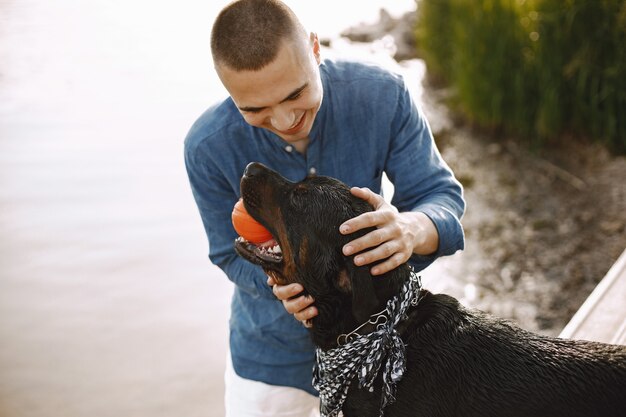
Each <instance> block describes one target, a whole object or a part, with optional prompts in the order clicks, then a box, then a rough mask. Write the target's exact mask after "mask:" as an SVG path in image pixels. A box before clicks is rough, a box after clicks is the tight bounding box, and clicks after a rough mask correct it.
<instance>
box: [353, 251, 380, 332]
mask: <svg viewBox="0 0 626 417" xmlns="http://www.w3.org/2000/svg"><path fill="white" fill-rule="evenodd" d="M345 261H346V272H347V274H348V277H349V278H350V283H351V289H352V315H353V316H354V318H355V319H356V320H357V322H359V323H363V322H365V321H367V320H368V319H369V318H370V316H371V315H372V314H374V313H376V311H374V310H375V309H376V307H377V306H378V298H377V297H376V293H375V292H374V282H373V279H372V274H371V273H370V267H369V265H365V266H356V265H355V264H354V257H353V256H351V257H345Z"/></svg>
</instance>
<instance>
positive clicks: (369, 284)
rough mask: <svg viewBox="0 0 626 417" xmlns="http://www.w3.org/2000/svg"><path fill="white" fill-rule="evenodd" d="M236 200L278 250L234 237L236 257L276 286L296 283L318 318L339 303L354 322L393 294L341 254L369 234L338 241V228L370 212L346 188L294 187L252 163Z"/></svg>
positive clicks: (320, 182)
mask: <svg viewBox="0 0 626 417" xmlns="http://www.w3.org/2000/svg"><path fill="white" fill-rule="evenodd" d="M241 196H242V198H243V202H244V205H245V207H246V210H247V211H248V213H250V215H251V216H252V217H253V218H254V219H255V220H257V221H258V222H259V223H261V224H262V225H263V226H265V227H266V228H267V229H268V230H269V231H270V232H271V233H272V235H273V237H274V239H275V243H276V244H277V245H278V247H279V248H278V247H273V243H274V242H269V243H265V244H263V247H259V246H257V245H254V244H252V243H250V242H247V241H245V240H243V239H241V238H239V239H237V241H236V243H235V248H236V250H237V252H238V253H239V255H241V256H242V257H244V258H245V259H247V260H248V261H250V262H253V263H255V264H258V265H260V266H261V267H263V269H264V270H265V272H266V273H267V274H268V275H270V276H272V277H273V278H274V279H275V280H276V281H277V282H279V283H281V284H288V283H293V282H298V283H300V284H302V286H303V287H304V288H305V291H306V292H308V293H310V294H311V295H312V296H313V297H314V298H315V300H316V306H317V307H318V310H320V316H324V313H325V312H324V309H325V308H328V309H336V308H337V306H336V304H340V305H341V307H342V308H344V310H345V308H346V307H347V309H348V311H350V312H351V316H352V318H353V320H354V322H356V323H360V322H363V321H365V320H367V318H369V316H370V315H371V314H372V313H374V312H376V309H377V308H379V307H380V306H381V305H383V306H384V302H385V301H386V298H385V299H381V298H384V296H385V295H386V293H388V292H389V293H391V292H393V290H392V289H390V288H389V287H390V286H392V282H391V281H390V280H387V279H385V278H384V277H376V278H373V277H372V276H371V274H370V268H371V266H372V265H366V266H356V265H354V261H353V257H354V255H351V256H344V255H343V253H342V247H343V246H344V245H345V244H346V243H348V242H349V241H352V240H354V239H356V238H357V237H359V236H361V235H363V234H365V233H367V232H369V231H370V230H361V231H359V232H356V233H353V234H351V235H346V236H344V235H342V234H340V233H339V226H340V225H341V224H342V223H343V222H344V221H346V220H348V219H351V218H353V217H356V216H358V215H359V214H361V213H365V212H367V211H371V210H372V207H371V206H370V205H369V204H368V203H367V202H365V201H363V200H361V199H359V198H357V197H355V196H353V195H352V194H351V193H350V189H349V188H348V186H346V185H345V184H344V183H342V182H341V181H338V180H336V179H334V178H330V177H323V176H310V177H307V178H306V179H305V180H303V181H301V182H296V183H294V182H291V181H288V180H287V179H285V178H283V177H282V176H280V175H279V174H278V173H276V172H275V171H272V170H271V169H269V168H267V167H265V166H264V165H261V164H259V163H252V164H250V165H248V167H247V168H246V170H245V172H244V175H243V177H242V179H241ZM381 291H382V293H381ZM326 304H328V305H326ZM328 313H329V314H330V311H329V312H328ZM337 314H338V312H337V311H335V312H333V314H331V315H335V316H336V315H337ZM315 325H316V323H315V321H314V327H315Z"/></svg>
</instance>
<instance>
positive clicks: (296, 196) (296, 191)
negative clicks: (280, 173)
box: [289, 185, 309, 208]
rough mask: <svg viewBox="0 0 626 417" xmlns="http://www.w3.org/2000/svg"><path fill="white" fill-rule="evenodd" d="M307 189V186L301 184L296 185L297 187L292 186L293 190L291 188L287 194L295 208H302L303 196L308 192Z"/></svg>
mask: <svg viewBox="0 0 626 417" xmlns="http://www.w3.org/2000/svg"><path fill="white" fill-rule="evenodd" d="M308 191H309V190H308V189H307V187H305V186H303V185H298V186H297V187H294V188H293V190H291V194H290V195H289V200H290V201H291V203H292V204H293V205H294V206H296V207H297V208H302V206H304V203H305V202H304V198H303V197H304V196H306V195H307V194H308Z"/></svg>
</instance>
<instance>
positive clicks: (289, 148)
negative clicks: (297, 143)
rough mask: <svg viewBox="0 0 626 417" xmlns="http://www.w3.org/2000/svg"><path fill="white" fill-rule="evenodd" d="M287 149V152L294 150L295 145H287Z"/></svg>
mask: <svg viewBox="0 0 626 417" xmlns="http://www.w3.org/2000/svg"><path fill="white" fill-rule="evenodd" d="M285 150H286V151H287V152H291V151H293V146H291V145H287V146H285Z"/></svg>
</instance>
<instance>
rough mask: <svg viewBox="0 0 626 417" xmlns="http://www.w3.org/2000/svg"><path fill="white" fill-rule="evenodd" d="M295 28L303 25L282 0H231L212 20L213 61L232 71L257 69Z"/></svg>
mask: <svg viewBox="0 0 626 417" xmlns="http://www.w3.org/2000/svg"><path fill="white" fill-rule="evenodd" d="M298 30H304V29H303V28H302V25H301V24H300V22H299V21H298V18H297V17H296V15H295V14H294V13H293V11H292V10H291V9H290V8H289V7H287V5H285V4H284V3H282V2H281V1H278V0H238V1H234V2H232V3H231V4H229V5H228V6H226V7H225V8H224V9H223V10H222V11H221V12H220V14H219V15H218V16H217V19H216V20H215V23H214V24H213V30H212V32H211V54H212V55H213V62H214V63H215V65H226V66H227V67H229V68H231V69H234V70H235V71H244V70H247V71H257V70H260V69H261V68H263V67H265V66H266V65H267V64H269V63H271V62H272V61H273V60H274V58H276V55H278V51H279V49H280V47H281V45H282V43H283V41H284V40H286V39H289V38H290V37H292V36H294V34H296V33H297V31H298ZM303 33H306V32H303Z"/></svg>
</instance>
